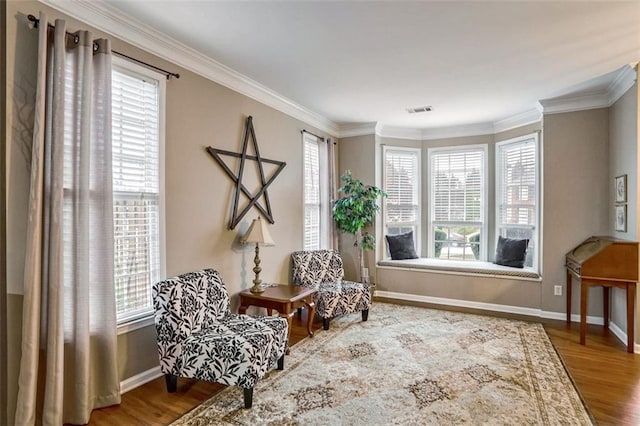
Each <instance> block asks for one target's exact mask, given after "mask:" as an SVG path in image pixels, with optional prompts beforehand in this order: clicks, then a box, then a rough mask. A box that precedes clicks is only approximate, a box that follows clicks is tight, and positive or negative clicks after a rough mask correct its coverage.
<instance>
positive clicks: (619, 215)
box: [615, 204, 627, 232]
mask: <svg viewBox="0 0 640 426" xmlns="http://www.w3.org/2000/svg"><path fill="white" fill-rule="evenodd" d="M615 217H616V231H618V232H627V205H626V204H622V205H619V206H616V216H615Z"/></svg>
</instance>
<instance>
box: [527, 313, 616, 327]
mask: <svg viewBox="0 0 640 426" xmlns="http://www.w3.org/2000/svg"><path fill="white" fill-rule="evenodd" d="M540 318H548V319H554V320H559V321H566V320H567V314H565V313H564V312H552V311H540ZM571 322H580V314H571ZM587 324H595V325H604V318H603V317H596V316H593V315H587Z"/></svg>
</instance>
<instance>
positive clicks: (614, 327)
mask: <svg viewBox="0 0 640 426" xmlns="http://www.w3.org/2000/svg"><path fill="white" fill-rule="evenodd" d="M609 330H611V332H612V333H613V334H615V335H616V337H617V338H618V339H620V341H621V342H622V343H623V344H624V345H625V346H626V344H627V333H625V332H624V331H622V329H621V328H620V327H618V324H616V323H615V322H613V321H609ZM633 353H636V354H637V353H640V344H638V343H636V342H634V343H633Z"/></svg>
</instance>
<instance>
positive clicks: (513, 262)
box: [494, 237, 529, 268]
mask: <svg viewBox="0 0 640 426" xmlns="http://www.w3.org/2000/svg"><path fill="white" fill-rule="evenodd" d="M528 245H529V240H527V239H523V240H517V239H513V238H503V237H498V246H497V247H496V260H495V262H494V263H495V264H496V265H503V266H511V267H513V268H524V260H525V258H526V256H527V246H528Z"/></svg>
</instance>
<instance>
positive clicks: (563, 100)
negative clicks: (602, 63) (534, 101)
mask: <svg viewBox="0 0 640 426" xmlns="http://www.w3.org/2000/svg"><path fill="white" fill-rule="evenodd" d="M636 77H637V73H636V71H635V69H634V68H633V67H632V66H631V65H625V66H623V67H622V68H620V70H619V71H618V74H617V75H616V77H615V78H614V80H613V81H612V82H611V84H609V86H608V87H607V88H606V89H604V90H598V91H594V92H588V93H584V94H582V95H578V96H570V95H569V96H560V97H557V98H551V99H542V100H540V105H542V108H543V113H544V114H560V113H563V112H573V111H584V110H588V109H596V108H608V107H610V106H611V105H613V104H614V103H615V102H616V101H617V100H618V99H620V97H622V95H624V94H625V93H626V92H627V90H629V89H630V88H631V87H633V85H634V83H635V82H636Z"/></svg>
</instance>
